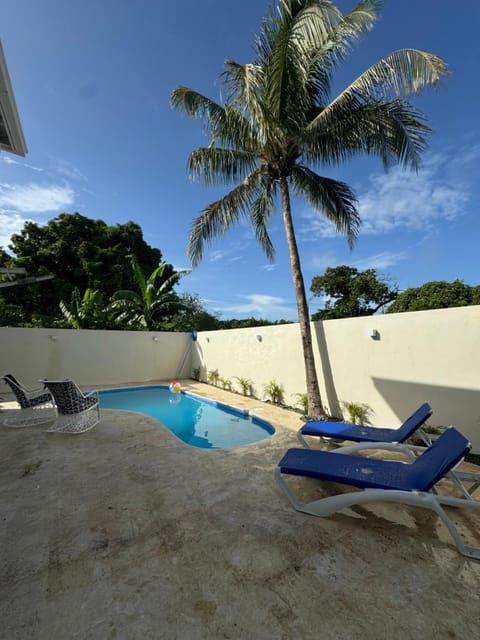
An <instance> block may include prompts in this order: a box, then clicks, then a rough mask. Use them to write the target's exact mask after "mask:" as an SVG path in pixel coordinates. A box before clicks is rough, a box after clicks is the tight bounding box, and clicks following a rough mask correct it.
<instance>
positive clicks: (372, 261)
mask: <svg viewBox="0 0 480 640" xmlns="http://www.w3.org/2000/svg"><path fill="white" fill-rule="evenodd" d="M407 254H408V252H407V251H398V252H396V253H395V252H393V251H382V252H380V253H377V254H375V255H373V256H367V257H366V258H361V259H360V260H356V261H355V262H353V263H352V264H353V266H354V267H356V268H357V269H358V270H359V271H363V270H365V269H375V270H377V271H378V270H381V269H387V268H388V267H392V266H393V265H395V264H398V263H399V262H402V260H406V259H407Z"/></svg>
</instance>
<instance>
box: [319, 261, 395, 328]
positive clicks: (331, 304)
mask: <svg viewBox="0 0 480 640" xmlns="http://www.w3.org/2000/svg"><path fill="white" fill-rule="evenodd" d="M310 291H311V292H312V293H313V295H314V296H316V297H321V296H324V297H326V301H325V306H324V308H323V309H320V310H319V311H317V312H316V313H314V314H313V315H312V320H331V319H334V318H355V317H358V316H371V315H373V314H374V313H376V312H377V311H379V310H380V309H381V308H382V307H384V306H385V305H386V304H388V303H389V302H392V301H393V300H395V299H396V297H397V296H398V288H397V286H396V285H393V286H390V285H389V284H388V283H387V282H385V281H384V280H382V279H381V278H379V277H378V276H377V272H376V271H375V269H367V270H365V271H358V269H356V268H355V267H349V266H347V265H341V266H338V267H328V268H327V269H326V270H325V273H324V275H323V276H315V277H314V278H313V279H312V284H311V286H310Z"/></svg>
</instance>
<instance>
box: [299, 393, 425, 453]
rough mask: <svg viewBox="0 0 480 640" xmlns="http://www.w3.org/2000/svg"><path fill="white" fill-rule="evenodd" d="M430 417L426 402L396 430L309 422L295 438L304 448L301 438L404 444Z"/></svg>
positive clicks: (304, 441)
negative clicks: (314, 437) (313, 437)
mask: <svg viewBox="0 0 480 640" xmlns="http://www.w3.org/2000/svg"><path fill="white" fill-rule="evenodd" d="M431 415H432V408H431V406H430V405H429V404H428V402H425V403H424V404H422V405H421V406H420V407H419V408H418V409H417V410H416V411H415V412H414V413H412V415H411V416H410V417H409V418H407V420H405V422H404V423H403V424H402V425H401V426H400V427H398V429H391V428H386V427H367V426H365V425H357V424H351V423H345V422H323V421H321V420H311V421H309V422H306V423H305V424H304V425H303V427H301V429H300V430H299V431H298V433H297V436H298V439H299V440H300V442H301V443H302V445H303V446H305V447H308V443H307V441H306V440H304V438H303V436H317V437H320V438H322V439H323V438H333V439H337V440H351V441H352V442H406V441H407V440H408V439H409V438H410V437H411V436H413V435H414V434H415V432H416V431H418V430H419V429H420V428H421V426H422V425H423V424H424V423H425V422H426V421H427V420H428V418H430V416H431Z"/></svg>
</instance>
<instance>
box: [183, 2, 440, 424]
mask: <svg viewBox="0 0 480 640" xmlns="http://www.w3.org/2000/svg"><path fill="white" fill-rule="evenodd" d="M380 6H381V2H379V0H361V2H359V3H358V5H357V6H356V7H355V8H354V9H353V10H352V11H351V12H350V13H347V14H345V15H343V14H342V13H341V12H340V11H339V9H338V8H337V7H336V6H335V5H334V4H333V2H331V1H330V0H279V1H278V2H277V3H276V6H272V7H271V9H270V10H269V12H268V13H267V15H266V17H265V19H264V21H263V26H262V29H261V32H260V34H259V35H258V37H257V39H256V43H255V57H254V60H253V62H252V63H250V64H242V63H238V62H235V61H233V60H227V61H226V63H225V71H224V73H223V81H224V90H223V92H222V95H223V96H224V102H223V104H222V103H218V102H215V101H214V100H212V99H210V98H208V97H206V96H204V95H202V94H200V93H199V92H197V91H195V90H193V89H189V88H188V87H179V88H178V89H176V90H175V91H174V92H173V93H172V96H171V104H172V106H173V108H175V109H178V110H180V111H183V112H184V113H185V114H186V115H188V116H189V117H191V118H194V119H199V120H201V121H202V123H203V125H204V128H205V130H206V131H207V132H208V133H209V134H210V144H209V145H208V146H206V147H203V148H199V149H196V150H194V151H193V152H192V153H191V154H190V158H189V165H188V166H189V172H190V175H191V177H192V178H193V179H201V180H203V181H204V182H205V184H207V185H216V184H232V183H233V184H234V185H235V186H234V187H233V188H232V189H231V190H230V191H229V192H228V193H227V194H226V195H224V196H223V197H222V198H220V199H219V200H217V201H215V202H213V203H211V204H209V205H208V206H207V207H206V208H205V209H204V210H203V211H202V213H201V215H199V216H198V217H197V218H196V219H195V220H194V221H193V225H192V230H191V234H190V239H189V244H188V255H189V256H190V258H191V260H192V264H193V265H194V266H196V265H197V264H198V263H199V261H200V260H201V259H202V256H203V253H204V248H205V244H206V243H208V242H210V241H211V240H212V239H213V238H215V237H219V236H220V237H221V236H223V235H224V234H225V233H226V232H227V231H228V230H229V229H230V228H231V227H232V225H234V224H236V223H238V222H239V221H240V220H241V219H242V218H246V219H247V220H248V221H249V222H250V224H251V225H252V228H253V230H254V233H255V237H256V238H257V240H258V242H259V244H260V246H261V248H262V250H263V251H264V252H265V254H266V256H267V257H268V258H270V259H273V257H274V247H273V244H272V241H271V238H270V235H269V227H270V224H271V222H272V218H273V213H274V210H275V206H276V203H277V199H278V198H280V199H281V205H282V215H283V224H284V228H285V234H286V238H287V244H288V249H289V254H290V264H291V271H292V279H293V284H294V289H295V296H296V300H297V309H298V320H299V325H300V334H301V340H302V348H303V354H304V362H305V378H306V384H307V393H308V403H309V413H310V416H311V417H314V418H317V417H322V416H324V415H325V414H324V409H323V403H322V399H321V396H320V390H319V385H318V379H317V373H316V369H315V361H314V355H313V346H312V336H311V329H310V322H309V321H310V318H309V311H308V304H307V299H306V294H305V286H304V281H303V274H302V271H301V265H300V257H299V252H298V247H297V241H296V236H295V230H294V224H293V217H292V209H291V196H292V195H296V196H301V197H303V198H305V199H306V201H307V202H308V204H309V205H310V206H311V207H312V209H314V210H315V211H316V212H318V213H319V214H321V215H323V216H325V217H326V218H327V219H328V220H330V221H331V222H332V223H333V224H334V225H335V228H336V230H337V231H338V232H340V233H343V234H345V236H346V238H347V240H348V242H349V244H350V245H352V244H353V242H354V240H355V237H356V235H357V233H358V230H359V226H360V217H359V213H358V210H357V201H356V198H355V194H354V193H353V191H352V190H351V189H350V187H349V186H348V185H347V184H345V183H344V182H340V181H338V180H334V179H332V178H329V177H325V176H322V175H320V174H319V173H318V172H317V169H318V168H321V169H324V168H325V167H331V166H336V165H339V164H341V163H342V162H343V161H345V160H348V159H350V158H352V157H354V156H357V155H359V154H366V155H370V156H377V157H379V158H380V159H381V161H382V162H383V164H384V165H385V166H389V165H392V164H394V163H400V164H401V165H403V166H404V167H410V168H413V169H417V168H418V166H419V164H420V158H421V155H422V152H423V151H424V149H425V147H426V136H427V134H428V133H429V131H430V130H429V128H428V127H427V126H426V124H425V120H426V118H425V116H424V115H423V114H421V113H420V112H419V111H418V110H416V109H415V108H414V107H413V106H412V105H411V104H410V103H409V102H408V101H407V100H406V98H407V97H408V96H409V95H411V94H415V93H418V92H419V91H421V89H423V88H424V87H426V86H429V85H433V84H436V83H437V82H438V81H439V80H440V79H441V77H442V76H443V75H445V73H446V67H445V63H444V62H443V60H441V58H439V57H438V56H436V55H434V54H430V53H425V52H424V51H419V50H416V49H402V50H398V51H394V52H393V53H391V54H389V55H386V56H384V57H383V58H382V59H381V60H379V61H378V62H376V63H374V64H373V65H372V66H371V67H369V68H368V69H367V70H366V71H365V72H364V73H362V74H361V75H360V76H359V77H358V78H357V79H356V80H354V81H353V82H352V83H351V84H350V85H349V86H348V87H346V88H345V89H344V90H343V91H342V92H341V93H339V94H338V95H337V96H336V97H334V98H333V99H332V95H331V93H332V87H333V74H334V71H335V69H336V67H337V65H338V64H339V63H340V62H342V61H343V60H344V58H345V57H346V55H347V53H349V52H350V50H351V48H352V45H353V44H354V43H355V41H356V40H358V38H359V37H361V36H363V35H365V34H366V33H368V32H369V31H370V29H371V28H372V27H373V25H374V24H375V22H376V20H377V19H378V17H379V11H380Z"/></svg>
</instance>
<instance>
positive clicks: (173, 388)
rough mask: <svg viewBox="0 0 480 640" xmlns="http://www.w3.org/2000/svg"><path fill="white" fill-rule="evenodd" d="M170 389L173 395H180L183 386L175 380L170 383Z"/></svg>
mask: <svg viewBox="0 0 480 640" xmlns="http://www.w3.org/2000/svg"><path fill="white" fill-rule="evenodd" d="M168 388H169V389H170V392H171V393H180V391H181V390H182V385H181V384H180V383H179V382H177V381H176V380H174V381H173V382H171V383H170V386H169V387H168Z"/></svg>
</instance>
